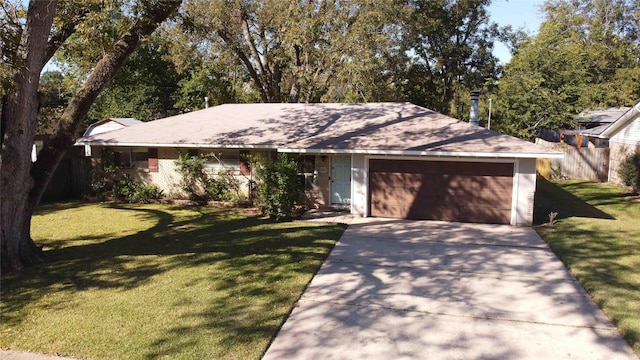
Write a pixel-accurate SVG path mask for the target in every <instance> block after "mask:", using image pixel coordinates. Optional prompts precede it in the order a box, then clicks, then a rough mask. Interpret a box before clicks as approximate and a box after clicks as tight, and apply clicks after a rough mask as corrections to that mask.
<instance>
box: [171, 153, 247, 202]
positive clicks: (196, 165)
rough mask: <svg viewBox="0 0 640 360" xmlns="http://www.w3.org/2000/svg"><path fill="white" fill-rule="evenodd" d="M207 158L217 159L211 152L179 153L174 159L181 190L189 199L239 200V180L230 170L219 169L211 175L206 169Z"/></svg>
mask: <svg viewBox="0 0 640 360" xmlns="http://www.w3.org/2000/svg"><path fill="white" fill-rule="evenodd" d="M209 158H215V159H218V158H217V157H216V156H215V155H213V154H209V155H199V156H191V155H189V154H180V156H179V157H178V160H176V169H177V171H178V172H179V173H180V175H182V182H181V186H182V190H183V191H184V192H185V193H186V194H187V196H188V197H189V199H191V200H216V201H225V200H239V199H240V198H241V196H240V193H241V192H240V183H239V181H238V180H237V179H236V178H235V177H234V176H233V174H232V173H231V172H229V171H225V170H223V171H220V172H219V173H218V174H217V175H216V176H211V175H210V174H209V173H208V172H207V169H206V165H207V161H208V159H209ZM218 161H220V160H219V159H218ZM223 165H224V164H223Z"/></svg>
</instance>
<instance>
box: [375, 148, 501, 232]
mask: <svg viewBox="0 0 640 360" xmlns="http://www.w3.org/2000/svg"><path fill="white" fill-rule="evenodd" d="M512 189H513V164H505V163H476V162H447V161H418V160H381V159H380V160H373V159H372V160H370V161H369V191H370V194H369V195H370V197H369V199H370V214H371V216H380V217H392V218H402V219H430V220H446V221H462V222H481V223H496V224H509V223H510V220H511V197H512Z"/></svg>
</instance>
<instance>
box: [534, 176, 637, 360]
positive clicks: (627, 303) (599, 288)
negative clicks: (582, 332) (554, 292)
mask: <svg viewBox="0 0 640 360" xmlns="http://www.w3.org/2000/svg"><path fill="white" fill-rule="evenodd" d="M638 200H639V199H638V197H632V196H629V195H627V194H625V193H624V192H623V191H621V190H620V188H618V187H617V186H614V185H611V184H601V183H593V182H586V181H553V182H549V181H546V180H539V182H538V191H537V193H536V209H535V218H536V222H538V223H541V222H547V221H548V220H549V219H548V216H547V214H549V213H550V212H552V211H553V212H557V213H558V218H559V219H560V220H559V221H558V223H557V224H556V225H554V226H550V225H543V226H538V227H537V228H536V230H537V231H538V233H539V234H540V235H541V236H542V237H543V238H544V240H545V241H546V242H547V243H549V245H550V246H551V248H552V249H553V250H554V251H555V253H556V254H557V255H558V257H560V258H561V259H562V261H563V262H564V263H565V264H566V265H567V267H568V268H569V270H570V271H571V272H572V273H573V274H574V275H575V276H576V278H577V279H578V281H580V283H581V284H582V286H584V288H585V289H586V290H587V292H589V294H590V295H591V297H592V298H593V300H594V301H595V302H596V303H597V304H598V306H600V308H601V309H602V310H603V311H604V313H605V314H607V316H608V317H609V319H611V320H612V321H613V323H614V324H615V325H616V326H617V327H618V329H619V330H620V332H621V333H622V335H623V336H624V337H625V339H627V341H628V342H629V343H630V344H631V346H632V347H633V350H634V351H635V353H636V354H637V355H640V202H638Z"/></svg>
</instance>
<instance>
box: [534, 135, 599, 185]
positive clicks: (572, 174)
mask: <svg viewBox="0 0 640 360" xmlns="http://www.w3.org/2000/svg"><path fill="white" fill-rule="evenodd" d="M536 144H540V145H543V146H545V147H548V148H550V149H553V150H557V151H561V152H563V153H564V158H562V159H538V161H537V162H536V170H537V171H538V173H539V174H540V175H542V176H544V177H545V178H547V179H548V178H550V177H552V176H562V177H565V178H568V179H575V180H591V181H607V180H608V178H609V151H610V150H609V148H587V147H583V148H580V149H578V148H576V147H574V146H571V145H567V144H562V143H553V142H548V141H545V140H542V139H536Z"/></svg>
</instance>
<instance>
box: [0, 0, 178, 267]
mask: <svg viewBox="0 0 640 360" xmlns="http://www.w3.org/2000/svg"><path fill="white" fill-rule="evenodd" d="M32 4H38V5H40V6H37V5H33V6H32ZM43 4H44V6H43ZM179 6H180V1H172V0H167V1H150V2H149V3H145V6H144V8H145V10H146V13H145V14H143V15H142V16H140V17H138V18H137V19H136V21H135V22H134V23H133V25H132V26H131V28H130V29H129V31H128V32H126V33H125V34H124V35H123V36H122V37H121V38H120V39H119V40H118V41H117V42H116V43H115V44H114V46H113V47H112V49H111V50H110V51H108V52H107V53H106V54H105V55H104V56H103V57H102V59H101V60H100V61H98V63H97V64H96V66H95V68H94V69H93V71H92V72H91V75H89V77H88V79H87V80H86V81H85V83H84V85H83V86H82V88H81V89H80V90H79V91H78V93H77V94H76V95H75V96H74V97H73V98H72V99H71V101H70V102H69V105H68V106H67V108H66V109H65V111H64V113H63V114H62V117H61V118H60V121H59V122H58V125H57V128H56V129H55V130H54V133H53V135H52V137H51V139H50V140H49V141H47V143H45V146H44V148H43V149H42V150H41V151H40V154H39V155H38V160H37V161H36V162H35V163H34V164H33V166H32V165H31V148H32V146H33V141H34V136H35V129H36V116H37V114H38V97H37V89H38V82H39V77H40V71H41V70H42V67H43V66H44V63H45V61H42V60H41V62H42V64H41V65H40V66H39V67H37V66H27V67H26V69H27V70H23V71H25V72H26V73H28V74H29V75H30V76H31V78H29V81H26V82H25V81H22V82H21V81H15V83H16V87H15V91H14V94H12V95H11V96H10V100H9V104H8V114H7V119H8V120H7V129H6V131H5V133H6V135H5V139H4V140H5V141H4V142H3V146H2V153H1V158H0V159H1V160H0V161H1V162H0V166H1V168H0V173H1V174H2V178H1V179H2V182H1V185H0V199H1V200H0V202H1V204H0V207H1V209H2V212H1V215H2V217H1V219H0V224H1V225H2V227H1V229H2V231H0V236H1V237H0V240H1V241H2V257H3V259H2V263H3V265H2V270H3V272H4V271H14V270H15V271H19V270H21V269H22V268H23V266H24V265H28V264H32V263H38V262H42V261H44V256H43V254H42V251H41V250H40V249H39V248H38V247H37V246H36V245H35V244H34V242H33V240H32V239H31V237H30V223H31V216H32V215H33V210H34V209H35V207H36V205H37V204H38V203H39V202H40V199H41V198H42V195H43V194H44V191H45V190H46V188H47V185H48V184H49V181H50V180H51V178H52V176H53V174H54V172H55V170H56V168H57V167H58V165H59V164H60V161H61V160H62V159H63V157H64V155H65V154H66V153H67V152H68V150H69V149H71V147H72V146H73V143H74V139H75V137H76V133H77V131H78V129H79V127H80V125H81V124H82V123H83V121H84V119H85V118H86V116H87V113H88V112H89V109H90V107H91V105H92V104H93V102H94V101H95V99H96V98H97V96H98V95H99V94H100V92H101V91H102V90H103V89H104V88H105V87H106V85H107V84H108V83H109V81H111V79H112V78H113V77H114V76H115V74H116V72H117V71H118V70H119V69H120V68H121V67H122V66H123V65H124V63H125V62H126V60H127V58H128V57H129V55H131V54H132V53H133V52H134V51H135V49H136V48H137V47H138V46H139V45H140V43H141V42H142V40H143V39H145V38H146V37H147V36H149V35H150V34H151V33H152V32H153V31H154V30H155V29H156V28H157V27H158V25H160V23H161V22H163V21H164V20H165V19H166V18H167V17H168V16H169V15H170V14H171V13H173V12H174V11H176V10H177V8H178V7H179ZM32 7H33V8H36V7H38V8H42V7H44V8H49V9H52V8H54V7H55V3H53V2H52V3H46V2H40V1H32V2H31V4H30V6H29V17H28V21H27V28H26V29H25V34H29V33H30V32H33V31H35V30H32V29H31V28H30V27H29V22H30V20H29V19H31V18H32V17H31V8H32ZM53 11H54V10H51V12H53ZM51 17H53V14H51ZM34 18H36V19H40V18H42V16H36V17H34ZM50 29H51V23H50V22H49V27H48V28H47V29H46V31H45V29H43V31H45V32H44V35H42V37H44V43H39V47H34V48H35V49H37V51H35V52H34V53H37V52H38V51H39V56H41V57H42V59H44V56H45V53H46V49H47V46H46V44H47V38H48V36H49V32H50ZM38 30H40V29H39V28H38ZM37 34H40V33H39V32H38V33H37ZM27 36H28V35H27ZM27 44H28V43H27ZM27 49H29V48H28V47H27ZM34 56H35V55H34ZM16 80H20V78H19V77H18V78H16ZM27 110H28V111H27ZM3 113H4V112H3ZM3 115H4V114H3Z"/></svg>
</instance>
